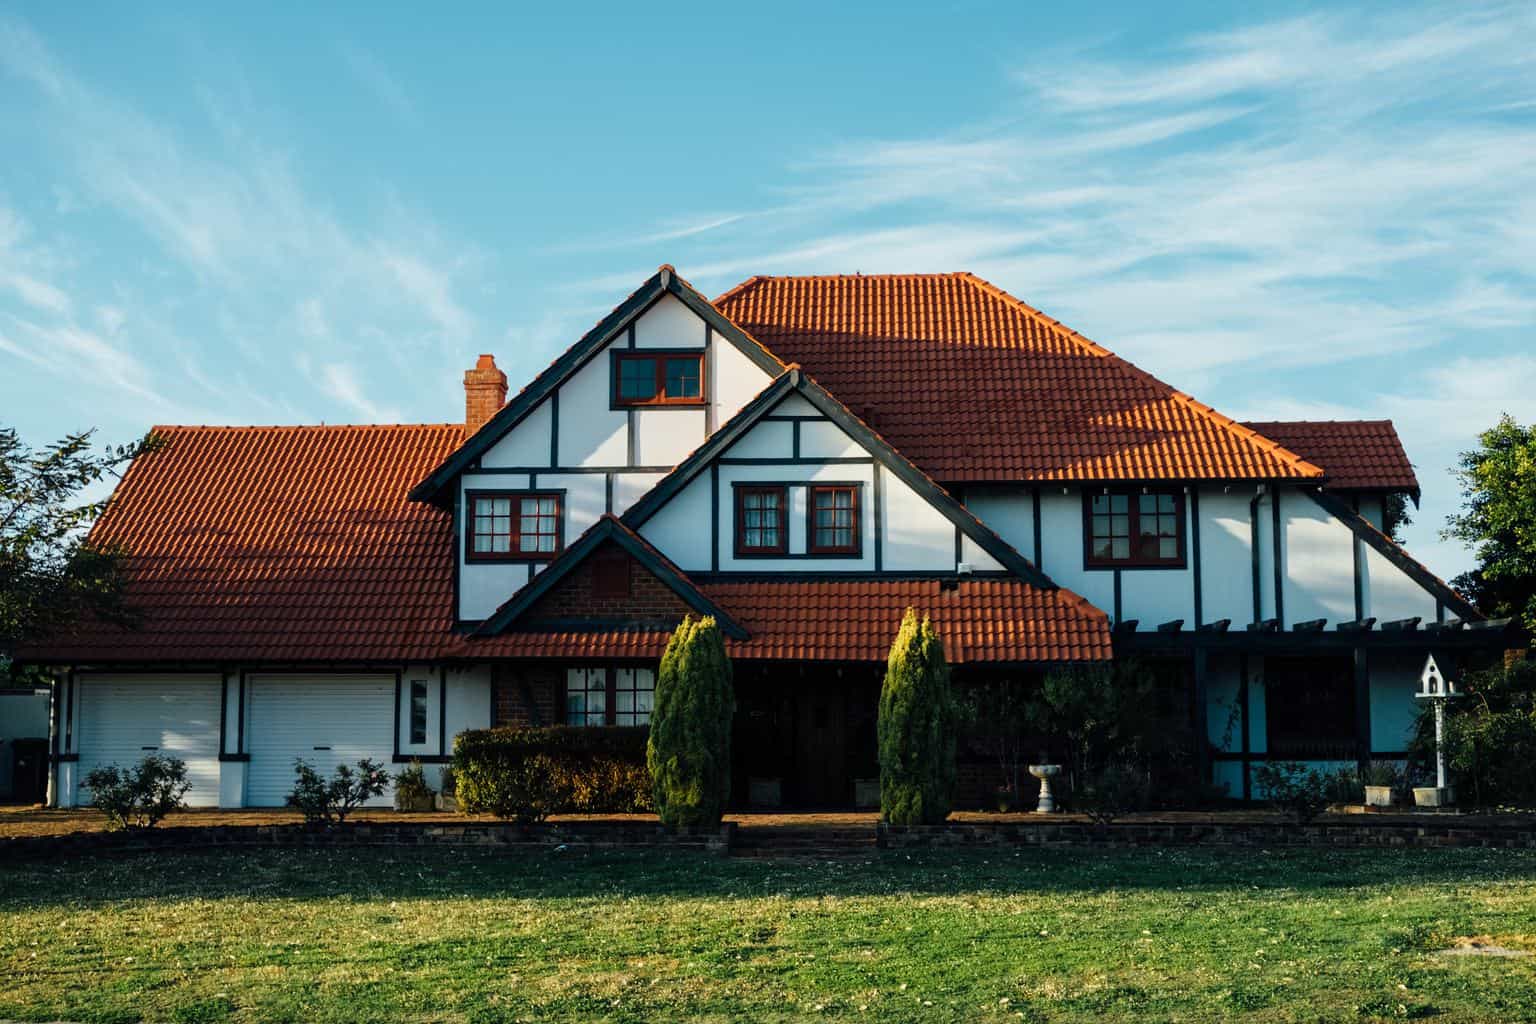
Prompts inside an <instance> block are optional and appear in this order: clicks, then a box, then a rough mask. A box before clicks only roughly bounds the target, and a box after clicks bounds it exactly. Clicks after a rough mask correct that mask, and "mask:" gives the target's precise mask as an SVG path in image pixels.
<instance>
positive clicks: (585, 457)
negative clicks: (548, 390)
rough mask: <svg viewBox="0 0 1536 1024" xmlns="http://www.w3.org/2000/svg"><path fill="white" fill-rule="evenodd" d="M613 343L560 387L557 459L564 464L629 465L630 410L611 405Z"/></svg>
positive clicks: (546, 400)
mask: <svg viewBox="0 0 1536 1024" xmlns="http://www.w3.org/2000/svg"><path fill="white" fill-rule="evenodd" d="M622 336H623V335H622V332H621V334H620V337H622ZM614 344H615V343H612V342H610V343H609V345H608V346H607V347H606V348H604V349H603V350H602V351H601V352H599V353H598V354H597V355H595V356H593V357H592V358H591V359H590V360H588V361H587V363H586V365H585V366H583V367H582V368H581V369H580V370H577V371H576V372H575V373H574V374H572V375H571V377H570V379H569V380H567V381H566V382H565V383H564V384H562V385H561V386H560V458H559V460H558V461H559V464H560V465H562V466H624V465H627V464H628V459H629V413H628V412H627V411H625V410H623V409H611V408H609V406H610V405H611V404H612V398H613V394H612V390H613V386H612V362H611V357H610V356H609V353H610V352H611V351H612V350H613V347H614ZM548 401H549V399H547V398H546V399H545V402H546V403H547V402H548Z"/></svg>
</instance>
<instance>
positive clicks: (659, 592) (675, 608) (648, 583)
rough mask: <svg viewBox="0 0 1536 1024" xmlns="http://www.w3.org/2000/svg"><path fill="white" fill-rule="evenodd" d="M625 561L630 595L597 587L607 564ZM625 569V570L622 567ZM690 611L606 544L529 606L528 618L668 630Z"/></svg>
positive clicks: (621, 551) (616, 548)
mask: <svg viewBox="0 0 1536 1024" xmlns="http://www.w3.org/2000/svg"><path fill="white" fill-rule="evenodd" d="M620 559H621V560H622V565H623V567H624V568H627V570H628V573H629V594H628V595H627V596H605V595H602V594H601V593H600V592H599V588H598V587H596V586H595V584H596V577H597V574H598V573H599V572H600V571H603V569H602V568H601V567H602V566H603V563H604V562H605V561H607V562H608V563H609V564H610V565H611V564H612V562H613V561H614V560H620ZM621 571H622V570H621ZM688 611H689V608H688V605H687V604H686V603H684V601H683V599H682V598H680V597H678V596H677V594H676V593H675V592H673V590H672V588H671V587H668V586H667V585H666V584H665V583H663V582H661V580H659V579H657V578H656V577H655V576H654V575H652V574H651V572H650V570H648V569H646V568H645V567H644V566H642V565H641V564H640V563H639V562H636V561H635V560H634V559H632V558H630V557H629V555H628V554H627V553H626V552H625V551H624V549H623V548H621V547H619V546H618V545H617V544H613V543H605V544H603V545H602V546H601V547H599V548H598V549H597V550H595V551H593V552H592V553H591V554H590V555H589V556H587V558H586V559H584V560H583V561H582V563H581V564H580V565H578V566H577V567H576V568H575V569H573V570H571V573H570V575H569V576H567V577H566V578H565V579H563V580H561V581H560V582H559V584H557V585H556V586H555V588H554V589H553V590H551V591H550V592H549V593H547V594H545V595H544V596H543V597H541V598H540V599H539V600H538V601H537V602H535V603H534V605H533V607H532V608H530V609H528V611H527V613H526V615H525V621H528V622H538V621H541V620H543V621H548V620H552V619H554V620H568V619H598V620H602V621H604V622H615V621H617V622H623V623H626V624H634V625H643V626H656V625H664V626H666V627H667V628H668V629H670V628H672V627H674V626H676V625H677V624H678V623H679V622H681V621H682V620H683V616H684V615H686V614H687V613H688Z"/></svg>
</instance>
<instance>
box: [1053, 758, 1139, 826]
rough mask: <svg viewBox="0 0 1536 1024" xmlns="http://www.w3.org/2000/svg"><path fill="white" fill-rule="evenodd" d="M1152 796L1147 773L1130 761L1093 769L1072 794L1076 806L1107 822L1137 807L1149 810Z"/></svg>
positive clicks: (1096, 819)
mask: <svg viewBox="0 0 1536 1024" xmlns="http://www.w3.org/2000/svg"><path fill="white" fill-rule="evenodd" d="M1149 797H1150V787H1149V785H1148V783H1147V777H1146V775H1145V773H1143V772H1141V771H1140V770H1138V769H1136V768H1133V767H1131V766H1129V765H1110V766H1108V767H1106V768H1101V769H1099V770H1098V771H1096V772H1091V773H1089V775H1088V777H1087V779H1086V781H1085V782H1084V784H1083V785H1082V787H1081V788H1079V789H1078V790H1077V791H1076V792H1074V793H1073V794H1072V806H1073V808H1074V809H1075V810H1079V811H1081V812H1082V813H1084V814H1086V815H1088V817H1089V818H1090V819H1091V820H1093V821H1094V822H1097V823H1098V824H1100V825H1107V824H1109V823H1110V822H1111V821H1114V820H1115V819H1116V818H1119V817H1122V816H1124V815H1126V814H1130V813H1131V812H1133V811H1140V810H1145V809H1146V807H1147V805H1148V803H1149V802H1150V799H1149Z"/></svg>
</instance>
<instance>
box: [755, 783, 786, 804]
mask: <svg viewBox="0 0 1536 1024" xmlns="http://www.w3.org/2000/svg"><path fill="white" fill-rule="evenodd" d="M747 804H748V805H749V806H752V807H782V806H784V780H783V779H753V778H749V779H747Z"/></svg>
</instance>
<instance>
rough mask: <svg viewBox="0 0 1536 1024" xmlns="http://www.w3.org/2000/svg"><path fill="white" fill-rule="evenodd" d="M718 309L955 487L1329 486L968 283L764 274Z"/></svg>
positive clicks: (1314, 472)
mask: <svg viewBox="0 0 1536 1024" xmlns="http://www.w3.org/2000/svg"><path fill="white" fill-rule="evenodd" d="M715 305H716V306H717V307H718V308H719V309H720V311H721V312H722V313H724V314H725V315H726V316H728V317H730V318H731V319H732V320H733V321H734V322H735V323H737V324H739V325H740V326H741V327H742V329H744V330H746V331H748V332H749V333H751V335H752V336H753V337H755V338H756V339H757V340H758V341H760V342H762V343H763V344H764V345H765V346H767V347H768V349H769V350H770V351H772V352H773V353H774V355H776V356H778V357H779V358H780V359H781V360H783V361H784V362H786V363H790V362H794V363H800V364H801V365H802V366H804V367H805V369H806V371H807V372H808V373H810V374H811V375H812V376H814V377H815V378H816V379H817V380H819V381H820V382H821V383H822V384H823V385H824V386H825V387H826V388H827V390H829V391H831V392H832V393H833V394H835V395H837V397H838V398H840V399H842V400H843V402H844V403H846V404H847V405H848V406H849V407H850V408H851V409H853V411H854V412H855V413H857V414H858V415H859V416H860V417H862V418H863V419H864V420H865V421H867V422H869V423H870V425H871V426H873V427H874V428H875V429H876V430H878V431H879V432H880V433H881V434H882V435H883V436H884V437H885V438H886V439H887V440H889V441H890V442H891V444H893V445H895V446H896V448H898V449H899V450H900V451H901V452H902V453H903V454H905V455H906V456H907V457H908V458H910V459H911V460H912V461H913V462H915V463H917V464H918V465H919V466H921V467H922V468H923V469H925V470H927V472H928V473H929V474H930V475H932V476H933V477H935V478H936V479H938V480H941V481H944V482H946V483H965V482H980V481H1001V480H1121V479H1134V480H1166V479H1251V478H1261V479H1275V478H1307V477H1317V476H1320V475H1321V470H1319V469H1318V468H1317V467H1316V466H1314V465H1311V464H1310V463H1308V462H1306V461H1305V460H1303V459H1301V458H1300V457H1298V456H1297V455H1295V454H1294V453H1292V452H1289V451H1287V450H1285V449H1284V448H1283V447H1281V446H1280V445H1278V444H1276V443H1275V442H1274V441H1272V440H1269V439H1267V438H1265V437H1262V436H1260V435H1259V434H1256V433H1255V432H1254V431H1252V430H1250V429H1248V428H1247V427H1244V426H1243V425H1241V424H1239V423H1237V422H1235V421H1233V420H1231V419H1229V418H1227V417H1225V416H1223V415H1221V414H1220V413H1218V412H1216V411H1215V410H1213V409H1211V408H1210V407H1209V406H1206V405H1202V404H1201V403H1199V402H1197V401H1195V400H1194V399H1193V398H1190V397H1189V396H1188V395H1185V394H1183V393H1181V392H1178V391H1175V390H1174V389H1173V388H1171V387H1169V386H1168V385H1166V384H1164V383H1162V382H1161V381H1159V380H1157V379H1156V378H1155V377H1153V376H1152V375H1151V374H1149V373H1146V372H1145V371H1143V370H1140V369H1138V368H1137V367H1135V366H1133V365H1131V364H1130V363H1128V362H1126V361H1125V360H1123V359H1121V358H1119V357H1118V356H1116V355H1114V354H1113V353H1111V352H1109V351H1108V350H1106V349H1104V348H1102V347H1101V346H1099V345H1096V344H1094V343H1093V342H1091V341H1089V340H1088V339H1087V338H1084V337H1083V336H1082V335H1080V334H1078V333H1076V332H1075V331H1072V330H1069V329H1067V328H1066V327H1064V326H1062V325H1061V324H1060V323H1058V322H1056V321H1055V320H1052V319H1050V318H1049V317H1047V316H1045V315H1044V314H1042V313H1040V312H1039V311H1038V310H1035V309H1033V308H1031V307H1029V306H1027V305H1025V304H1024V303H1023V302H1020V301H1019V300H1018V299H1016V298H1014V297H1013V296H1011V295H1009V294H1007V293H1006V292H1004V291H1002V290H1001V289H999V288H996V287H994V286H993V285H991V284H988V283H987V282H985V281H983V280H981V279H980V278H977V277H975V276H973V275H971V274H966V273H959V274H903V275H870V276H863V275H856V276H837V277H754V278H751V279H749V280H747V281H745V282H743V283H742V284H740V285H737V286H736V287H735V288H733V289H731V290H730V291H729V292H727V293H726V294H724V295H722V296H721V297H720V298H718V299H716V300H715Z"/></svg>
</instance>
